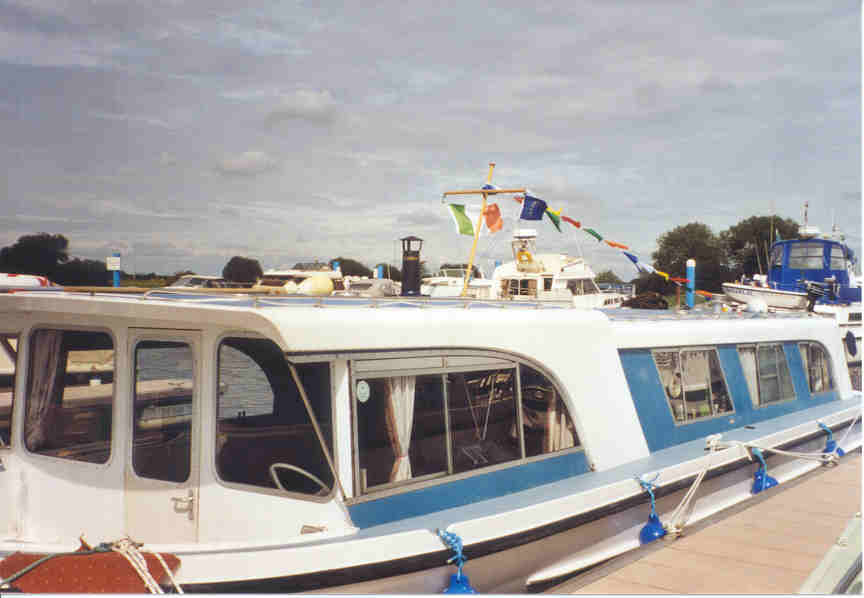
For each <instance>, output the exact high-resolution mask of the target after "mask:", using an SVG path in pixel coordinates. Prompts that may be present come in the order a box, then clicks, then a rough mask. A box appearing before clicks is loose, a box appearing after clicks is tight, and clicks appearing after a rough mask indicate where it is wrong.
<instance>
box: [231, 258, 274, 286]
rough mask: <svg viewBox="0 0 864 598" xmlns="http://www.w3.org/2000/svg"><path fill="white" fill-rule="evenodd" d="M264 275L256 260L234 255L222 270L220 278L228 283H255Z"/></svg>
mask: <svg viewBox="0 0 864 598" xmlns="http://www.w3.org/2000/svg"><path fill="white" fill-rule="evenodd" d="M263 274H264V271H263V270H262V269H261V264H259V263H258V260H254V259H252V258H248V257H241V256H239V255H235V256H234V257H232V258H231V259H230V260H228V263H227V264H225V267H224V268H222V278H224V279H225V280H227V281H228V282H256V281H257V280H258V279H259V278H261V276H262V275H263Z"/></svg>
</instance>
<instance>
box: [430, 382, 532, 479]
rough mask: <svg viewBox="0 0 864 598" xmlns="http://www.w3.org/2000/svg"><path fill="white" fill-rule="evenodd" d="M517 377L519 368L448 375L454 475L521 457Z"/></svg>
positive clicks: (448, 402)
mask: <svg viewBox="0 0 864 598" xmlns="http://www.w3.org/2000/svg"><path fill="white" fill-rule="evenodd" d="M514 375H515V368H510V369H506V370H485V371H479V372H464V373H451V374H448V375H447V407H448V412H449V417H450V433H451V443H452V446H453V473H460V472H463V471H470V470H472V469H477V468H480V467H488V466H490V465H495V464H498V463H504V462H506V461H513V460H515V459H519V458H521V456H522V450H521V448H520V446H519V434H518V430H517V427H516V421H517V420H516V395H515V393H514V379H513V378H514Z"/></svg>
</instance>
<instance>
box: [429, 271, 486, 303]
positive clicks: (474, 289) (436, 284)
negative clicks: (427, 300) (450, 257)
mask: <svg viewBox="0 0 864 598" xmlns="http://www.w3.org/2000/svg"><path fill="white" fill-rule="evenodd" d="M465 276H466V268H456V267H450V268H444V267H442V268H440V269H439V270H438V272H436V273H435V274H434V275H433V276H427V277H426V278H424V279H423V280H422V284H421V285H420V293H421V294H422V295H426V296H427V297H460V296H461V295H462V288H463V287H464V285H465ZM465 296H466V297H472V298H474V299H493V295H492V281H491V280H489V279H488V278H485V277H484V276H483V271H482V270H480V269H479V268H475V269H474V272H473V273H472V275H471V276H469V277H468V288H467V289H466V292H465Z"/></svg>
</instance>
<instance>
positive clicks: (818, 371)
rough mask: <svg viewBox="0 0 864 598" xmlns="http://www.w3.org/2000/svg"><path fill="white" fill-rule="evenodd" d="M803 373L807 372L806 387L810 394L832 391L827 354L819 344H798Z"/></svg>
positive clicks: (832, 380)
mask: <svg viewBox="0 0 864 598" xmlns="http://www.w3.org/2000/svg"><path fill="white" fill-rule="evenodd" d="M798 349H799V350H800V351H801V359H802V361H803V362H804V371H805V372H807V386H808V388H809V389H810V393H811V394H817V393H820V392H827V391H829V390H834V379H833V378H832V376H831V368H830V365H829V362H828V354H827V353H826V351H825V348H824V347H823V346H822V345H821V344H819V343H798Z"/></svg>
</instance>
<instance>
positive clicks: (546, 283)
mask: <svg viewBox="0 0 864 598" xmlns="http://www.w3.org/2000/svg"><path fill="white" fill-rule="evenodd" d="M543 290H544V291H551V290H552V277H551V276H544V277H543Z"/></svg>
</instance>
